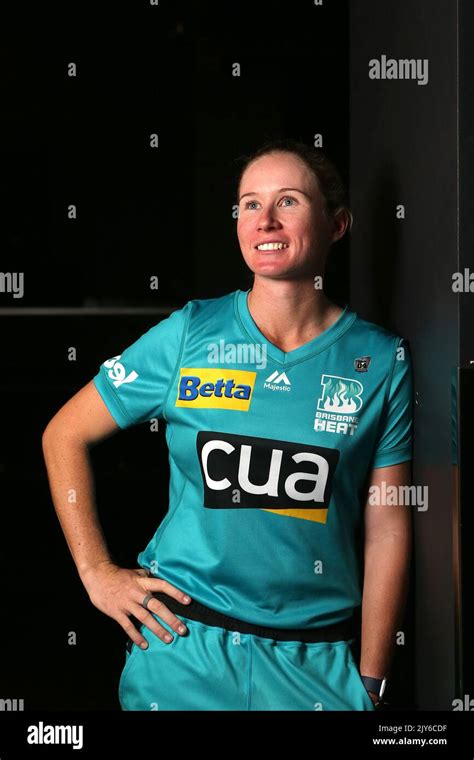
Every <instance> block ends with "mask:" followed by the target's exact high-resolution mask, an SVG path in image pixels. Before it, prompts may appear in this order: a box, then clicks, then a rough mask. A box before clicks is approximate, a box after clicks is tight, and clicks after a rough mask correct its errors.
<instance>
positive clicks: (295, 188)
mask: <svg viewBox="0 0 474 760" xmlns="http://www.w3.org/2000/svg"><path fill="white" fill-rule="evenodd" d="M286 190H296V192H297V193H301V194H302V195H306V197H307V198H309V200H311V196H310V195H308V193H305V191H304V190H300V189H299V187H280V189H279V190H277V193H282V192H284V191H286ZM246 195H258V193H255V192H251V193H244V194H243V195H241V196H240V198H239V202H240V201H241V200H242V198H245V196H246Z"/></svg>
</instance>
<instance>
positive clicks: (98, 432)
mask: <svg viewBox="0 0 474 760" xmlns="http://www.w3.org/2000/svg"><path fill="white" fill-rule="evenodd" d="M118 430H120V427H119V426H118V425H117V423H116V422H115V420H114V419H113V417H112V415H111V414H110V412H109V410H108V409H107V407H106V405H105V404H104V402H103V400H102V398H101V396H100V394H99V392H98V391H97V388H96V387H95V385H94V382H93V380H91V381H90V382H89V383H88V384H87V385H85V386H84V387H83V388H81V389H80V390H79V391H78V392H77V393H76V394H75V395H74V396H73V397H72V398H71V399H70V400H69V401H68V402H67V403H66V404H65V405H64V406H63V407H61V409H60V410H59V412H58V413H57V414H56V415H55V416H54V417H53V418H52V419H51V420H50V422H49V423H48V425H47V427H46V429H45V431H44V433H43V438H42V446H43V454H44V459H45V464H46V469H47V472H48V479H49V485H50V489H51V496H52V499H53V503H54V507H55V510H56V514H57V516H58V519H59V521H60V523H61V528H62V530H63V532H64V536H65V538H66V541H67V543H68V546H69V549H70V551H71V554H72V556H73V559H74V562H75V563H76V567H77V570H78V572H79V575H80V576H81V578H83V577H84V576H85V574H87V571H88V569H89V568H92V567H94V566H96V565H97V564H100V563H101V562H107V561H109V562H110V561H112V560H111V557H110V554H109V551H108V548H107V544H106V541H105V537H104V534H103V532H102V529H101V527H100V523H99V518H98V515H97V509H96V506H95V488H94V479H93V474H92V468H91V464H90V457H89V450H88V449H89V446H91V445H94V444H95V443H98V442H99V441H101V440H103V439H105V438H108V437H109V436H110V435H112V434H114V433H116V432H117V431H118Z"/></svg>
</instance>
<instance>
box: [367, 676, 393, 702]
mask: <svg viewBox="0 0 474 760" xmlns="http://www.w3.org/2000/svg"><path fill="white" fill-rule="evenodd" d="M361 678H362V681H363V682H364V686H365V688H366V689H367V691H372V692H373V693H374V694H377V696H378V697H379V698H380V699H381V698H382V697H383V693H384V691H385V683H386V682H387V679H386V678H372V677H371V676H362V675H361ZM382 685H383V689H382ZM381 689H382V693H380V690H381Z"/></svg>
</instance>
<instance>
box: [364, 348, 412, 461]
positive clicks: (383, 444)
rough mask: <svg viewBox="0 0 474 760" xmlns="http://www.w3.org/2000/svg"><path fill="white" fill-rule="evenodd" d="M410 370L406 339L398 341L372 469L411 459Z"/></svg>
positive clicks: (410, 362)
mask: <svg viewBox="0 0 474 760" xmlns="http://www.w3.org/2000/svg"><path fill="white" fill-rule="evenodd" d="M412 429H413V367H412V361H411V354H410V347H409V344H408V341H407V339H406V338H398V340H397V342H396V343H395V355H394V359H393V364H392V370H391V377H390V381H389V389H388V396H387V398H386V403H385V409H384V412H383V414H382V419H381V427H380V431H379V436H378V441H377V445H376V449H375V454H374V458H373V462H372V467H389V466H390V465H392V464H400V462H406V461H407V460H410V459H411V458H412V444H413V441H412Z"/></svg>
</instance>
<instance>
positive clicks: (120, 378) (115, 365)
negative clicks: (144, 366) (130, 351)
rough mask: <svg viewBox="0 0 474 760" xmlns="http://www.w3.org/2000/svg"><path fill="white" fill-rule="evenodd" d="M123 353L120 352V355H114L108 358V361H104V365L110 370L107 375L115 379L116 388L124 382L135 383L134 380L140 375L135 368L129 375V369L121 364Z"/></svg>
mask: <svg viewBox="0 0 474 760" xmlns="http://www.w3.org/2000/svg"><path fill="white" fill-rule="evenodd" d="M121 356H122V354H119V355H118V356H113V357H112V358H111V359H107V361H106V362H104V367H107V369H108V370H109V371H108V372H107V375H108V376H109V377H110V379H111V380H113V381H114V385H115V387H116V388H119V387H120V386H121V385H123V384H124V383H133V381H134V380H136V379H137V377H138V372H135V370H132V371H131V372H129V373H128V375H127V370H126V369H125V367H124V366H123V364H121V363H120V362H119V361H118V359H120V358H121Z"/></svg>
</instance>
